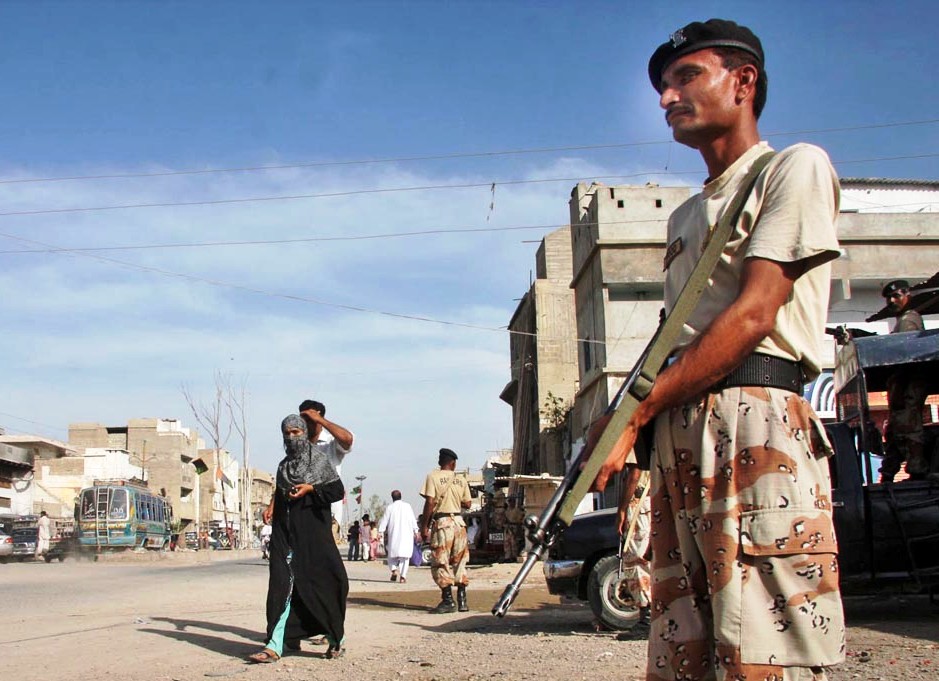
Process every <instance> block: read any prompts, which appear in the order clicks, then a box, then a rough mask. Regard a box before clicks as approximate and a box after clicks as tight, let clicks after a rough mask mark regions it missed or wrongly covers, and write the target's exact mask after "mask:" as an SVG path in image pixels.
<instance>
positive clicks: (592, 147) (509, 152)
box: [0, 118, 939, 184]
mask: <svg viewBox="0 0 939 681" xmlns="http://www.w3.org/2000/svg"><path fill="white" fill-rule="evenodd" d="M933 123H939V118H932V119H926V120H921V121H901V122H896V123H873V124H868V125H854V126H847V127H840V128H816V129H807V130H792V131H779V132H770V133H767V134H765V135H763V137H784V136H792V135H810V134H819V133H832V132H854V131H859V130H875V129H880V128H899V127H907V126H914V125H930V124H933ZM672 141H673V140H648V141H643V142H622V143H618V144H582V145H570V146H558V147H536V148H529V149H502V150H496V151H476V152H465V153H459V152H454V153H445V154H428V155H423V156H399V157H391V158H374V159H353V160H346V161H303V162H299V163H284V164H278V165H258V166H240V167H234V168H201V169H185V170H165V171H157V172H150V173H111V174H99V175H64V176H59V177H37V178H9V179H0V184H27V183H39V182H67V181H77V180H116V179H139V178H146V177H172V176H178V175H208V174H215V173H245V172H258V171H267V170H293V169H299V168H328V167H338V166H354V165H373V164H374V165H377V164H383V163H409V162H415V161H441V160H455V159H462V158H492V157H498V156H521V155H526V154H550V153H557V152H566V151H599V150H604V149H628V148H631V147H643V146H657V145H663V144H671V143H672Z"/></svg>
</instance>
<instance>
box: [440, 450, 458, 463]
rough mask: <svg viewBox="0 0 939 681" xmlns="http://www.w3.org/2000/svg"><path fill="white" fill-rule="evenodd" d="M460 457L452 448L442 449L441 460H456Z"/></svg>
mask: <svg viewBox="0 0 939 681" xmlns="http://www.w3.org/2000/svg"><path fill="white" fill-rule="evenodd" d="M458 458H459V457H458V456H457V455H456V452H454V451H453V450H452V449H447V448H446V447H444V448H443V449H441V450H440V461H456V460H457V459H458Z"/></svg>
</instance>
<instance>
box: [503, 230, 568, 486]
mask: <svg viewBox="0 0 939 681" xmlns="http://www.w3.org/2000/svg"><path fill="white" fill-rule="evenodd" d="M535 270H536V278H535V280H534V281H533V282H532V283H531V286H530V288H529V290H528V291H527V292H526V293H525V295H524V296H522V299H521V300H520V301H519V304H518V307H517V308H516V310H515V314H513V315H512V319H511V321H510V322H509V331H510V332H511V333H510V340H509V343H510V355H511V380H510V381H509V383H508V384H507V385H506V386H505V388H504V389H503V390H502V394H501V395H500V397H501V399H502V400H503V401H505V402H506V403H508V404H509V405H511V406H512V424H513V434H514V437H513V445H514V446H513V452H512V467H511V470H512V473H513V474H516V475H523V474H533V475H538V474H541V473H551V474H554V475H559V474H563V473H564V450H565V447H564V441H565V440H566V436H567V413H568V411H569V410H570V407H571V404H572V402H573V398H574V393H575V390H576V384H577V344H576V338H577V334H576V326H575V321H574V292H573V291H572V290H571V288H570V281H571V274H572V266H571V236H570V227H562V228H561V229H557V230H555V231H553V232H551V233H550V234H548V235H547V236H546V237H545V238H544V239H542V241H541V245H540V246H539V247H538V252H537V255H536V256H535Z"/></svg>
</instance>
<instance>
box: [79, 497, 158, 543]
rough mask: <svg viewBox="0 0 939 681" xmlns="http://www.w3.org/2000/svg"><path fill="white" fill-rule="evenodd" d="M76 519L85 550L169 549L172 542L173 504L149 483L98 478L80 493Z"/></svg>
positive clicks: (80, 540) (80, 539)
mask: <svg viewBox="0 0 939 681" xmlns="http://www.w3.org/2000/svg"><path fill="white" fill-rule="evenodd" d="M75 521H76V526H77V531H76V534H77V536H78V544H79V547H80V548H81V550H82V551H101V550H103V549H133V548H146V549H160V550H166V549H168V548H169V545H170V531H171V527H172V524H173V507H172V506H171V505H170V503H169V502H168V501H167V500H166V498H165V497H162V496H160V495H159V494H154V493H153V492H151V491H150V489H149V488H148V487H147V486H146V485H145V484H142V483H137V482H133V481H129V480H96V481H95V483H94V485H93V486H92V487H86V488H85V489H83V490H82V491H81V493H80V494H79V495H78V503H77V504H76V506H75Z"/></svg>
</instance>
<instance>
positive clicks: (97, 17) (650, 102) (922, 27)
mask: <svg viewBox="0 0 939 681" xmlns="http://www.w3.org/2000/svg"><path fill="white" fill-rule="evenodd" d="M937 14H939V11H937V10H936V9H935V7H934V3H927V2H905V3H904V2H901V3H894V4H890V5H887V4H884V3H874V2H828V3H809V2H784V3H783V2H780V3H752V2H748V3H733V2H721V3H709V2H695V3H683V2H672V3H658V4H656V3H638V2H592V3H560V2H539V3H534V2H531V3H521V2H519V3H509V2H505V3H486V2H472V3H470V2H466V3H431V2H414V3H407V2H402V3H355V2H351V3H334V4H319V3H286V2H283V3H243V2H225V3H222V2H205V3H171V2H164V3H155V2H110V3H103V2H81V3H75V2H7V3H4V4H2V5H0V21H2V23H3V25H4V26H5V27H6V28H7V31H6V35H5V36H4V40H3V41H2V43H0V70H2V74H3V82H4V85H5V95H6V96H5V97H4V104H3V110H2V114H0V148H2V150H3V153H2V155H0V179H4V180H6V182H5V183H2V184H0V200H2V204H0V205H2V206H3V208H2V209H0V214H2V215H0V251H4V253H0V287H2V288H0V290H2V291H3V296H2V298H0V315H2V319H3V322H4V323H3V333H2V334H0V354H2V356H3V358H4V360H5V361H4V367H5V368H4V371H3V374H4V376H3V385H4V390H3V391H0V424H2V425H4V426H6V428H7V429H8V432H39V433H42V434H45V435H48V436H52V437H58V438H62V439H64V438H65V437H66V431H65V428H66V427H67V424H68V422H70V421H101V422H106V423H122V422H124V421H126V419H128V418H133V417H142V416H162V417H178V418H181V419H182V420H183V421H184V422H186V423H191V422H192V419H191V417H190V416H189V415H188V414H187V411H186V406H185V403H184V402H183V400H182V398H181V395H180V390H179V386H180V384H181V383H186V384H188V385H189V386H190V387H191V388H192V389H193V391H194V392H196V393H203V394H206V395H208V393H209V391H210V389H211V384H212V378H213V373H214V371H216V370H221V371H224V372H230V373H232V374H233V375H234V376H236V377H243V376H246V377H247V380H248V385H249V389H250V391H251V404H250V408H251V414H252V416H251V433H250V435H251V441H252V452H253V455H252V460H253V463H255V464H257V465H260V466H262V467H266V468H268V469H272V468H273V467H274V465H275V463H276V461H277V459H278V458H279V456H280V447H279V435H278V431H277V425H278V423H279V421H280V418H281V417H282V416H283V415H285V414H286V413H288V412H290V411H291V410H292V409H293V408H295V407H296V404H297V403H298V402H299V400H300V399H302V398H304V397H314V396H315V397H318V398H319V399H321V400H323V401H324V402H326V403H327V405H328V408H329V416H333V417H335V419H336V420H337V421H338V422H340V423H342V424H343V425H346V426H348V427H350V428H351V429H353V430H354V431H355V432H356V435H357V438H358V440H357V445H356V451H355V453H354V454H353V455H351V457H350V459H349V461H348V464H347V466H346V470H345V473H346V476H347V477H351V476H354V475H362V474H365V475H368V476H369V478H368V481H367V482H366V488H367V489H366V492H367V493H370V492H372V491H380V492H382V493H387V491H388V490H390V489H391V488H392V487H400V488H401V489H402V490H404V491H405V495H406V498H410V500H411V501H413V502H416V501H417V495H416V489H417V487H418V486H419V483H420V479H421V477H422V476H423V474H424V473H425V472H426V470H427V469H429V468H431V467H432V466H433V465H434V463H435V459H436V451H437V449H438V448H439V447H441V446H448V447H451V448H453V449H455V450H456V451H458V452H459V453H460V454H461V459H460V461H461V463H466V464H467V465H470V466H473V467H478V466H479V465H480V464H481V462H482V461H483V459H484V458H485V456H486V453H487V451H489V450H496V449H499V448H504V447H510V446H511V427H510V409H509V408H508V406H507V405H505V404H503V403H501V402H500V401H499V400H498V394H499V392H500V390H501V389H502V387H503V386H504V384H505V382H506V381H507V379H508V371H509V370H508V358H507V351H508V338H507V336H506V335H505V333H504V332H499V331H491V330H483V329H473V328H467V327H465V326H447V325H441V324H434V323H429V322H422V321H414V320H405V319H396V318H392V317H388V316H383V315H378V314H374V313H366V312H355V311H351V310H347V309H340V308H336V307H330V306H323V305H319V304H314V303H313V302H310V300H312V299H316V300H319V301H326V302H330V303H336V304H339V305H346V306H352V307H360V308H368V309H371V310H380V311H387V312H394V313H400V314H405V315H414V316H421V317H428V318H434V319H439V320H448V321H454V322H459V323H462V324H468V325H473V326H478V327H484V328H496V327H501V326H504V325H505V324H506V323H507V322H508V320H509V318H510V317H511V314H512V312H513V310H514V307H515V304H516V302H515V300H514V299H517V298H518V297H520V296H521V295H522V294H523V293H524V292H525V290H526V289H527V287H528V281H529V271H530V270H532V269H533V266H534V261H533V256H534V251H535V248H536V245H535V244H533V243H528V241H529V240H537V239H540V238H541V237H542V236H543V235H544V234H545V233H546V231H548V230H547V228H542V229H530V230H516V229H508V228H515V227H519V226H529V225H543V226H547V225H558V226H559V225H561V224H563V223H564V222H565V221H566V219H567V199H568V196H569V193H570V189H571V186H572V185H573V184H574V183H575V182H576V181H577V180H585V181H590V180H592V179H595V178H604V179H603V181H605V182H607V183H609V184H614V183H626V182H633V183H637V184H642V183H645V182H646V181H648V180H653V181H660V182H663V183H670V184H696V183H699V182H700V181H701V180H702V179H703V176H704V173H703V166H702V164H701V162H700V160H699V159H698V158H697V157H696V155H695V154H694V153H693V152H691V151H689V150H686V149H683V148H681V147H678V146H677V145H674V144H671V143H668V140H669V139H670V138H669V134H668V131H667V129H666V127H665V124H664V119H663V117H662V114H661V112H660V110H659V109H658V106H657V98H656V96H655V94H654V92H653V91H652V89H651V87H650V86H649V83H648V79H647V76H646V64H647V61H648V57H649V55H650V54H651V52H652V50H654V48H655V47H656V46H657V45H658V44H659V43H660V42H662V41H663V40H665V39H666V37H667V35H668V34H669V33H670V32H671V31H673V30H675V29H676V28H678V27H680V26H682V25H684V24H685V23H687V22H688V21H691V20H696V19H706V18H709V17H711V16H723V17H727V18H734V19H736V20H738V21H740V22H741V23H745V24H747V25H749V26H751V27H752V28H753V29H754V30H755V32H756V33H757V34H758V35H759V36H760V37H761V38H762V40H763V44H764V47H765V50H766V53H767V71H768V73H769V76H770V91H769V103H768V106H767V109H766V111H765V113H764V116H763V119H762V121H761V130H762V131H763V132H764V134H765V135H766V136H767V138H768V139H769V140H770V141H771V143H773V144H774V145H775V146H777V147H778V146H784V145H786V144H789V143H792V142H795V141H809V142H814V143H817V144H820V145H822V146H824V147H825V148H826V149H827V150H828V151H829V153H830V155H831V157H832V159H833V161H834V162H835V164H836V167H837V169H838V171H839V173H840V174H841V175H842V176H853V177H857V176H864V177H872V176H878V177H908V178H921V179H936V178H937V177H939V172H937V171H939V161H937V157H935V156H928V157H926V158H920V159H912V158H906V159H902V160H874V161H866V162H863V163H858V162H857V161H864V160H867V159H886V158H888V157H899V156H904V157H907V156H917V155H928V154H935V153H937V147H939V125H937V124H935V123H931V124H925V125H906V126H895V127H884V128H870V127H866V126H872V125H886V124H896V123H904V122H910V121H923V120H928V119H933V118H936V113H935V112H936V111H939V95H937V92H936V88H935V84H934V77H933V75H932V68H931V67H932V64H934V63H935V61H936V58H937V56H939V48H937V47H936V43H935V37H934V35H933V33H934V27H935V26H936V24H937V19H939V17H937ZM852 127H863V128H864V129H861V130H843V131H840V132H836V131H831V129H834V128H852ZM812 131H818V132H812ZM826 131H827V132H826ZM776 133H798V134H776ZM635 142H657V144H649V145H643V146H633V147H628V146H627V147H623V146H620V147H616V148H607V149H594V150H588V149H580V150H567V151H555V152H549V153H528V154H504V155H487V156H475V157H472V156H465V155H466V154H481V153H484V152H496V151H506V150H532V149H542V148H557V147H583V146H590V145H622V144H626V143H635ZM461 155H462V156H461ZM429 156H447V157H450V158H443V159H441V158H438V159H424V160H396V161H394V160H393V161H388V162H381V163H356V164H348V163H347V164H337V162H347V161H365V160H378V159H404V158H413V157H429ZM454 156H457V157H454ZM315 163H320V164H335V165H318V166H317V165H306V166H304V167H292V168H280V169H268V170H263V171H250V172H248V171H245V172H211V173H204V174H189V175H163V176H150V177H135V178H127V177H125V178H111V179H97V180H93V179H83V180H70V181H57V182H48V181H47V182H36V181H30V182H15V183H14V182H10V180H37V179H43V178H56V177H73V176H92V175H95V176H97V175H133V174H137V175H139V174H148V173H149V174H153V173H164V172H168V171H179V170H207V169H224V168H244V167H256V166H285V165H286V166H290V165H295V166H296V165H300V164H315ZM666 169H667V170H668V171H669V173H675V172H681V173H683V174H666V173H665V172H664V171H666ZM634 174H635V175H636V176H635V177H632V178H629V179H627V178H625V177H624V176H628V175H634ZM639 174H641V175H639ZM545 178H548V179H551V178H562V180H561V181H557V182H530V183H527V184H511V182H513V181H517V180H540V179H545ZM493 182H495V183H496V188H495V194H494V202H493V194H492V191H491V189H490V186H491V183H493ZM454 184H461V185H475V186H472V187H466V188H460V189H423V190H415V191H385V192H381V193H375V192H373V191H371V190H376V189H385V190H387V189H399V188H405V187H439V186H440V185H454ZM348 192H359V193H348ZM366 192H367V193H366ZM325 193H331V194H345V195H342V196H332V197H319V198H305V199H295V200H277V201H252V202H240V203H218V204H214V205H192V206H173V207H148V208H132V209H131V208H128V209H120V210H95V211H80V212H75V211H72V212H59V213H38V214H31V215H23V214H19V215H10V214H9V213H24V212H31V211H49V210H57V209H72V208H77V207H102V206H116V205H140V204H154V203H160V204H166V203H182V202H206V201H228V200H231V199H246V198H252V197H254V198H257V197H278V196H296V195H304V196H306V195H310V194H325ZM490 203H493V207H492V209H490ZM459 228H470V229H481V228H503V231H493V232H476V233H454V232H452V231H451V233H450V234H431V235H424V236H419V237H399V238H386V239H372V240H358V241H319V242H307V243H302V244H279V245H277V244H255V245H250V246H245V245H242V246H233V245H230V246H214V247H201V248H148V249H140V250H112V251H95V252H87V251H85V252H82V253H81V254H79V253H48V252H45V253H28V254H26V253H9V252H6V251H11V250H13V251H15V250H22V249H34V248H35V244H30V243H28V241H24V240H29V241H32V242H40V243H42V244H47V245H53V246H55V247H59V248H82V247H113V246H130V245H137V246H140V245H144V246H146V245H151V246H152V245H155V244H180V243H186V244H192V243H196V242H200V243H201V242H219V241H226V242H230V241H270V240H283V239H297V238H324V237H337V236H368V235H376V234H386V233H400V232H413V231H427V230H455V229H459ZM17 239H19V240H17ZM92 255H95V256H103V257H106V258H110V259H112V260H111V261H102V260H96V259H94V258H92V257H89V256H92ZM115 260H116V261H120V262H114V261H115ZM128 264H129V265H128ZM142 268H150V270H149V271H145V270H144V269H142ZM153 270H159V271H160V272H162V274H161V273H158V272H155V271H153ZM173 274H182V275H187V276H190V277H196V278H199V279H202V280H211V281H214V282H216V285H212V284H208V283H205V282H204V281H195V280H193V279H185V278H180V277H177V276H172V275H173ZM219 284H221V285H219ZM233 286H237V287H243V288H234V287H233ZM246 289H253V291H254V292H252V291H248V290H246ZM281 296H294V297H296V298H302V299H306V301H303V300H296V299H287V298H284V297H281ZM230 448H231V449H232V450H233V451H235V452H236V453H237V450H238V447H237V446H236V444H235V442H234V441H232V442H231V443H230Z"/></svg>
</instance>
